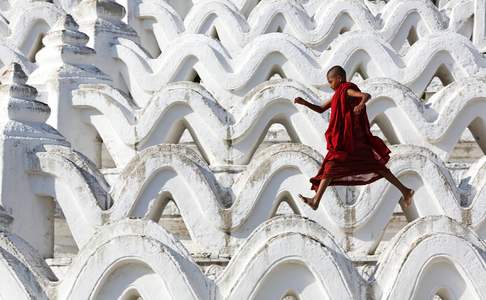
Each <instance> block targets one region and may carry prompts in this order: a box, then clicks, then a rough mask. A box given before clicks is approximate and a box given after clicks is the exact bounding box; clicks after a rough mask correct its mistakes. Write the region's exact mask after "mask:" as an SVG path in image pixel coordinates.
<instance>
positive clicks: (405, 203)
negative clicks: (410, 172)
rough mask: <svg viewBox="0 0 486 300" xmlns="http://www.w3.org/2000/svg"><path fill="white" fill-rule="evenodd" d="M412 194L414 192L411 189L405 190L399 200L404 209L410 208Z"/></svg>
mask: <svg viewBox="0 0 486 300" xmlns="http://www.w3.org/2000/svg"><path fill="white" fill-rule="evenodd" d="M414 193H415V191H414V190H412V189H407V191H405V192H404V193H403V197H402V199H401V200H400V202H401V203H403V206H404V207H405V208H408V207H410V205H412V197H413V194H414Z"/></svg>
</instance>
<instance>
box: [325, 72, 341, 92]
mask: <svg viewBox="0 0 486 300" xmlns="http://www.w3.org/2000/svg"><path fill="white" fill-rule="evenodd" d="M342 81H343V79H342V77H341V76H340V75H337V74H335V73H333V72H331V73H329V74H328V75H327V82H328V83H329V86H330V87H331V89H333V90H336V88H337V87H338V86H339V84H340V83H341V82H342Z"/></svg>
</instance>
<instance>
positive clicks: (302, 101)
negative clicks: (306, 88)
mask: <svg viewBox="0 0 486 300" xmlns="http://www.w3.org/2000/svg"><path fill="white" fill-rule="evenodd" d="M294 103H297V104H306V103H307V101H305V100H304V99H302V98H300V97H296V98H295V99H294Z"/></svg>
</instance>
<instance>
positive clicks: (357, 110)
mask: <svg viewBox="0 0 486 300" xmlns="http://www.w3.org/2000/svg"><path fill="white" fill-rule="evenodd" d="M364 108H365V104H364V103H363V102H360V103H359V104H358V105H356V106H355V107H354V113H355V114H360V113H361V112H362V111H363V110H364Z"/></svg>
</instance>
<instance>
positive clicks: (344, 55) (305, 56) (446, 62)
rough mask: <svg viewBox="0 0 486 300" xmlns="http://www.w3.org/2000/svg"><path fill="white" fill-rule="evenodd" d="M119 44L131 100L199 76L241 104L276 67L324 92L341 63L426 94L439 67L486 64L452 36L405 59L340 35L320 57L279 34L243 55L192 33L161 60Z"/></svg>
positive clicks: (116, 50)
mask: <svg viewBox="0 0 486 300" xmlns="http://www.w3.org/2000/svg"><path fill="white" fill-rule="evenodd" d="M118 41H119V42H118V43H117V44H115V45H114V46H113V57H114V58H116V59H118V60H119V61H120V63H121V64H122V65H121V66H120V70H121V73H122V76H123V79H124V81H125V83H126V85H127V86H128V87H130V92H131V93H132V95H133V96H134V97H135V98H140V97H141V98H142V99H143V98H144V97H145V98H146V97H149V95H151V94H152V93H153V92H155V91H157V90H159V89H160V88H161V87H163V86H164V85H166V84H168V83H170V82H175V81H184V80H191V79H190V78H191V76H193V73H194V72H196V73H197V74H198V75H199V77H200V78H201V82H204V84H203V85H204V86H205V87H206V88H207V89H208V90H209V91H210V92H211V93H212V94H213V95H215V96H216V97H218V98H219V97H229V98H236V99H238V98H239V97H241V96H240V95H244V94H246V93H248V92H249V91H250V90H251V89H253V88H254V87H255V86H257V85H258V84H260V83H262V82H263V81H266V80H267V79H268V74H272V72H274V70H275V69H276V68H277V69H280V70H281V72H282V73H283V74H284V77H287V78H292V79H295V80H299V81H305V82H306V83H307V84H310V85H315V86H317V87H325V86H327V82H325V80H324V78H325V76H326V71H327V70H328V69H329V68H330V67H331V66H333V65H336V64H340V65H343V67H344V68H345V69H347V70H348V74H349V76H352V75H353V74H354V73H355V72H356V71H358V70H362V72H364V73H365V74H366V76H367V77H389V78H391V79H394V80H396V81H399V82H400V83H402V84H404V85H406V86H408V87H410V88H411V89H412V91H413V92H414V93H416V94H419V95H420V94H422V93H423V91H424V90H425V88H426V86H427V84H428V82H430V81H431V79H432V78H433V77H434V76H435V74H436V73H437V70H439V69H441V70H442V69H444V72H448V73H450V74H451V77H452V78H464V77H468V76H472V75H475V74H478V73H481V72H482V71H481V68H483V67H484V66H485V65H486V63H485V59H484V58H483V57H482V56H481V54H480V53H479V51H478V50H477V49H476V48H475V47H474V45H472V43H471V42H470V41H469V40H468V39H466V38H465V37H463V36H460V35H457V34H453V33H449V32H436V33H433V34H430V35H428V36H427V38H424V39H421V40H419V41H417V42H416V43H414V44H413V45H412V46H411V47H410V49H409V51H408V52H407V53H406V55H405V56H401V55H400V54H399V53H398V52H396V51H394V50H393V49H391V48H390V46H389V45H388V44H387V43H385V42H383V41H382V40H381V39H380V38H378V37H377V36H376V35H374V34H371V33H369V32H350V33H348V34H344V35H341V36H339V37H338V38H336V39H335V40H334V41H333V43H332V47H331V49H330V50H327V51H325V52H322V53H320V54H316V53H314V52H313V51H312V50H311V49H310V48H307V47H306V46H305V45H304V44H302V43H301V42H300V41H298V40H296V39H295V38H294V37H292V36H291V35H283V34H281V33H270V34H265V35H261V36H259V37H257V38H255V39H254V40H252V41H251V42H250V43H248V44H247V45H246V46H245V47H244V49H243V50H242V52H241V53H240V54H238V55H232V54H231V53H228V51H227V50H226V49H225V48H224V47H223V46H222V44H221V43H219V42H218V41H215V40H213V39H211V38H209V37H206V36H201V35H194V34H192V35H191V34H187V35H183V36H181V37H180V38H177V39H176V40H174V41H173V43H172V47H171V48H170V49H168V51H166V52H165V55H164V56H163V57H160V58H156V59H152V58H150V57H149V56H148V55H147V53H145V52H144V51H143V49H142V48H140V46H138V45H137V44H135V43H134V42H132V41H130V40H125V39H119V40H118ZM350 78H351V77H350Z"/></svg>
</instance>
